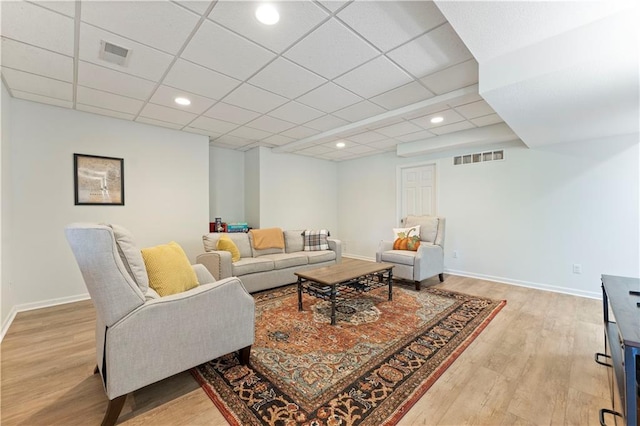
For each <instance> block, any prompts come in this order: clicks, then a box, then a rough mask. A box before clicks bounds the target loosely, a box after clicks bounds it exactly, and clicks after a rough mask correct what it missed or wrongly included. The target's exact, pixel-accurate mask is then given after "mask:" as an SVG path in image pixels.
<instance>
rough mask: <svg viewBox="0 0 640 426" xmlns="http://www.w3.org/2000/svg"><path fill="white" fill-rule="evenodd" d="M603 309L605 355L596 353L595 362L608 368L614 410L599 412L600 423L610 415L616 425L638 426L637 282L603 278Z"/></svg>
mask: <svg viewBox="0 0 640 426" xmlns="http://www.w3.org/2000/svg"><path fill="white" fill-rule="evenodd" d="M602 308H603V317H604V336H605V353H604V354H596V362H598V363H599V364H603V365H606V366H607V367H609V368H610V370H609V386H610V389H611V401H612V405H613V410H608V409H602V410H600V423H601V424H603V425H604V424H605V420H606V416H607V415H608V414H611V415H613V418H612V419H611V421H613V419H615V422H616V424H624V425H630V426H637V425H638V411H639V409H638V380H639V374H638V371H639V369H638V366H639V365H640V279H638V278H626V277H616V276H612V275H602ZM605 358H606V359H605ZM611 421H610V424H612V423H611Z"/></svg>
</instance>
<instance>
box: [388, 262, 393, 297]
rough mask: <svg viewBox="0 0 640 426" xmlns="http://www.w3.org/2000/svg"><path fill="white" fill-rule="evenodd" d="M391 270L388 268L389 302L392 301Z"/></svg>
mask: <svg viewBox="0 0 640 426" xmlns="http://www.w3.org/2000/svg"><path fill="white" fill-rule="evenodd" d="M391 269H392V268H389V276H388V279H389V300H393V272H392V271H391Z"/></svg>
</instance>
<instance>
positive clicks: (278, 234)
mask: <svg viewBox="0 0 640 426" xmlns="http://www.w3.org/2000/svg"><path fill="white" fill-rule="evenodd" d="M249 232H250V233H251V237H252V238H253V248H254V249H256V250H264V249H269V248H279V249H283V248H284V234H283V233H282V229H280V228H265V229H252V230H251V231H249Z"/></svg>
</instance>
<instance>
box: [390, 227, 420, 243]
mask: <svg viewBox="0 0 640 426" xmlns="http://www.w3.org/2000/svg"><path fill="white" fill-rule="evenodd" d="M400 234H404V235H402V236H401V235H400ZM414 236H417V237H420V225H416V226H412V227H410V228H393V241H395V240H396V239H398V238H406V237H414Z"/></svg>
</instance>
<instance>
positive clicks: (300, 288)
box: [298, 277, 302, 311]
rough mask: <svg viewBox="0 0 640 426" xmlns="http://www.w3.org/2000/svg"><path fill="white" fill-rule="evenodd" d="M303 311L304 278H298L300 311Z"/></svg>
mask: <svg viewBox="0 0 640 426" xmlns="http://www.w3.org/2000/svg"><path fill="white" fill-rule="evenodd" d="M301 310H302V278H300V277H298V311H301Z"/></svg>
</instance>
